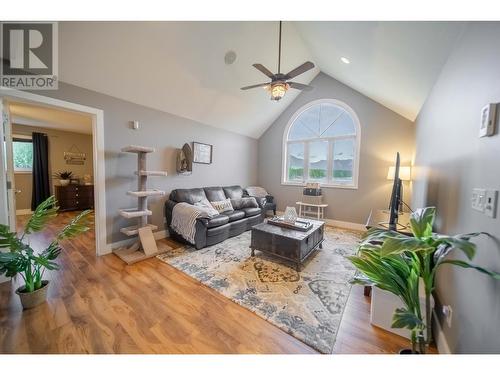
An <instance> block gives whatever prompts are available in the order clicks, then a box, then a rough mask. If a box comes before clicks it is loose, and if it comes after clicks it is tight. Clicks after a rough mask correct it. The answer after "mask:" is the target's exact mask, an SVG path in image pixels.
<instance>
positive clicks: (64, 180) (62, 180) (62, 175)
mask: <svg viewBox="0 0 500 375" xmlns="http://www.w3.org/2000/svg"><path fill="white" fill-rule="evenodd" d="M52 176H53V177H55V178H57V179H59V184H60V185H61V186H66V185H69V183H70V179H71V177H73V172H70V171H61V172H56V173H54V174H53V175H52Z"/></svg>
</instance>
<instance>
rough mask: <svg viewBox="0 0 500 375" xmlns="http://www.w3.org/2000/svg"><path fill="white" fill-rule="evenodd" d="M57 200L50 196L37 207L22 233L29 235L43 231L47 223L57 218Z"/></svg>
mask: <svg viewBox="0 0 500 375" xmlns="http://www.w3.org/2000/svg"><path fill="white" fill-rule="evenodd" d="M58 209H59V207H57V200H56V198H55V197H54V196H53V195H52V196H50V197H48V198H47V199H46V200H44V201H43V202H42V203H40V204H39V205H38V207H37V208H36V210H35V212H33V214H32V215H31V217H30V219H29V220H28V222H27V223H26V225H25V226H24V233H25V234H30V233H34V232H38V231H40V230H42V229H43V227H44V226H45V224H46V223H47V221H49V220H50V219H52V218H53V217H55V216H57V210H58Z"/></svg>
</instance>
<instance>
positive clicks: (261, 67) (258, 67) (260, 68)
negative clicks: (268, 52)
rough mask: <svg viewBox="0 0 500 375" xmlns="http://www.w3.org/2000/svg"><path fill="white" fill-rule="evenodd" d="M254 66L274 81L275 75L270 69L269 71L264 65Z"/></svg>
mask: <svg viewBox="0 0 500 375" xmlns="http://www.w3.org/2000/svg"><path fill="white" fill-rule="evenodd" d="M252 66H253V67H254V68H255V69H257V70H260V71H261V72H262V73H264V74H265V75H266V76H268V77H269V78H271V79H273V77H274V74H273V73H272V72H271V71H270V70H269V69H267V68H266V67H265V66H264V65H262V64H253V65H252Z"/></svg>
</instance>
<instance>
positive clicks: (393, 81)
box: [296, 22, 466, 121]
mask: <svg viewBox="0 0 500 375" xmlns="http://www.w3.org/2000/svg"><path fill="white" fill-rule="evenodd" d="M296 26H297V28H298V30H299V32H300V34H301V35H302V38H303V40H304V41H305V43H306V44H307V46H308V47H309V49H310V51H311V53H312V56H313V61H314V62H315V63H316V64H317V65H319V67H320V69H321V71H323V72H324V73H326V74H328V75H330V76H332V77H334V78H336V79H337V80H339V81H341V82H343V83H345V84H346V85H348V86H350V87H352V88H354V89H356V90H358V91H359V92H361V93H363V94H365V95H366V96H368V97H369V98H372V99H373V100H375V101H377V102H379V103H381V104H383V105H384V106H386V107H388V108H390V109H392V110H393V111H395V112H397V113H399V114H400V115H402V116H404V117H406V118H408V119H409V120H412V121H413V120H415V118H416V117H417V115H418V113H419V111H420V109H421V108H422V105H423V104H424V102H425V100H426V99H427V96H428V94H429V92H430V90H431V89H432V86H433V85H434V82H436V80H437V78H438V76H439V73H440V72H441V68H442V67H443V65H444V63H445V62H446V60H447V59H448V56H449V55H450V52H451V50H452V49H453V47H454V45H455V42H456V41H457V39H458V38H459V36H460V35H461V33H462V31H463V29H464V27H465V26H466V23H465V22H297V23H296ZM340 57H347V58H348V59H349V60H350V61H351V63H350V64H348V65H346V64H344V63H342V62H341V61H340Z"/></svg>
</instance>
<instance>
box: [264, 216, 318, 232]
mask: <svg viewBox="0 0 500 375" xmlns="http://www.w3.org/2000/svg"><path fill="white" fill-rule="evenodd" d="M267 223H268V224H271V225H276V226H278V227H282V228H287V229H295V230H300V231H302V232H307V231H308V230H309V229H311V228H312V226H313V225H312V223H311V222H310V221H308V220H300V219H297V220H295V222H294V223H289V222H287V221H285V219H284V218H283V216H275V217H271V218H269V219H267Z"/></svg>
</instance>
